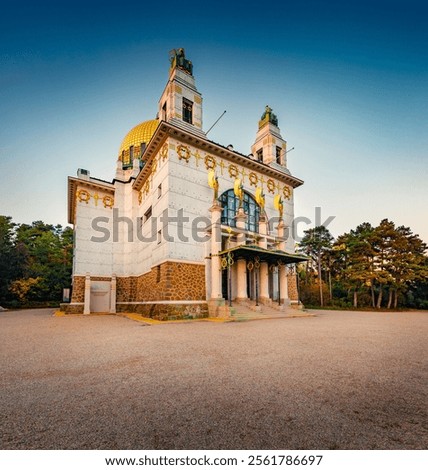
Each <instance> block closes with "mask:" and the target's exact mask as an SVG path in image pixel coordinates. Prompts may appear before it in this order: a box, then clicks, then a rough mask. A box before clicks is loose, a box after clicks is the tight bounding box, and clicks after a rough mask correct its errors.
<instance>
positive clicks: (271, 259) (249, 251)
mask: <svg viewBox="0 0 428 470" xmlns="http://www.w3.org/2000/svg"><path fill="white" fill-rule="evenodd" d="M228 253H231V254H232V255H233V257H234V259H245V260H247V261H254V258H255V257H256V256H258V257H259V259H260V261H261V262H263V261H266V262H268V263H271V264H277V263H278V261H279V262H280V263H282V264H292V263H301V262H303V261H307V260H308V259H309V257H308V256H304V255H298V254H295V253H287V252H286V251H282V250H267V249H266V248H261V247H260V246H257V245H238V246H234V247H233V248H229V249H227V250H224V251H221V252H220V253H219V254H218V256H224V255H227V254H228Z"/></svg>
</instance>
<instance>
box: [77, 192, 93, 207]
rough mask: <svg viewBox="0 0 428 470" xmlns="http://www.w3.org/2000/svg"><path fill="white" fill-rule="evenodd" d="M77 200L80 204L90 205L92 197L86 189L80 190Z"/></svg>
mask: <svg viewBox="0 0 428 470" xmlns="http://www.w3.org/2000/svg"><path fill="white" fill-rule="evenodd" d="M77 198H78V199H79V201H80V202H86V204H88V202H89V199H91V195H90V194H89V192H88V191H86V189H79V191H77Z"/></svg>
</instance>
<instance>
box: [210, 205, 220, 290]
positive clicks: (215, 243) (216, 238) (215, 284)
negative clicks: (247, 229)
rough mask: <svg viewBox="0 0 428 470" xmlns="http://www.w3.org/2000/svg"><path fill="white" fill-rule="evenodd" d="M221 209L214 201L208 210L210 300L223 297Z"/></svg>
mask: <svg viewBox="0 0 428 470" xmlns="http://www.w3.org/2000/svg"><path fill="white" fill-rule="evenodd" d="M222 210H223V209H222V207H221V206H220V204H219V203H218V202H217V201H215V202H214V204H213V205H212V207H211V208H210V212H211V299H221V298H222V297H223V294H222V289H221V269H220V267H221V266H220V257H219V256H218V253H219V252H220V251H221V213H222Z"/></svg>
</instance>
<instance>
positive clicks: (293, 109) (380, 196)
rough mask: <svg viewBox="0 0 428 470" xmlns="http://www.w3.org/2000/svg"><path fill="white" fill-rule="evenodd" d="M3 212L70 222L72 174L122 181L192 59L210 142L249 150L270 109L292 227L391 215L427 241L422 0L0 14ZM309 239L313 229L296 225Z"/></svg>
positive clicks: (65, 6) (45, 8) (117, 6)
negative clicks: (295, 221) (175, 58)
mask: <svg viewBox="0 0 428 470" xmlns="http://www.w3.org/2000/svg"><path fill="white" fill-rule="evenodd" d="M0 5H1V7H2V8H1V15H0V124H1V125H0V214H1V215H10V216H12V217H13V219H14V220H15V221H16V222H26V223H29V222H31V221H33V220H43V221H45V222H48V223H53V224H57V223H60V224H62V225H65V224H66V222H67V219H66V213H67V176H68V175H75V174H76V170H77V168H79V167H80V168H86V169H89V170H90V171H91V174H92V176H95V177H98V178H102V179H108V180H111V179H112V178H113V174H114V170H115V165H116V158H117V152H118V148H119V146H120V143H121V140H122V139H123V137H124V135H125V134H126V133H127V131H128V130H129V129H130V128H132V127H133V126H134V125H136V124H138V123H139V122H141V121H144V120H147V119H152V118H154V117H155V115H156V111H157V103H158V99H159V97H160V95H161V93H162V91H163V88H164V86H165V84H166V81H167V78H168V67H169V62H168V51H169V50H170V49H173V48H178V47H184V48H185V50H186V55H187V56H188V58H190V59H191V60H192V61H193V64H194V75H195V78H196V84H197V87H198V89H199V91H201V93H202V94H203V97H204V129H205V130H207V129H208V128H209V127H210V126H211V124H212V123H213V122H214V121H215V120H216V119H217V117H218V116H220V114H221V113H222V112H223V111H224V110H227V113H226V115H225V116H224V117H223V118H222V119H221V120H220V122H219V123H218V124H217V125H216V127H215V128H214V129H213V130H212V131H211V132H210V134H209V137H210V138H211V139H212V140H214V141H216V142H219V143H221V144H223V145H228V144H233V145H234V147H235V149H236V150H238V151H240V152H242V153H245V154H246V153H249V152H250V146H251V144H252V142H253V141H254V138H255V134H256V131H257V122H258V120H259V118H260V116H261V114H262V112H263V110H264V107H265V105H266V104H269V105H270V106H271V107H272V108H273V110H274V112H275V114H276V115H277V116H278V119H279V127H280V128H281V131H282V135H283V137H284V138H285V139H286V140H287V141H288V146H289V148H291V147H295V150H293V151H292V152H290V153H289V154H288V161H289V168H290V170H291V172H292V173H293V174H294V175H296V176H297V177H299V178H302V179H303V180H305V184H304V185H303V186H302V187H300V188H298V189H297V190H296V192H295V211H296V215H297V216H305V217H308V218H310V219H311V220H313V219H314V208H315V207H321V209H322V214H323V217H324V216H325V217H327V216H335V217H336V218H335V220H334V222H333V223H332V224H331V225H330V226H329V229H330V230H331V232H332V233H333V235H335V236H337V235H339V234H341V233H343V232H345V231H349V230H350V229H352V228H355V226H356V225H358V224H359V223H362V222H365V221H367V222H371V223H372V224H378V223H379V222H380V220H381V219H383V218H389V219H391V220H393V221H394V222H395V223H396V224H397V225H406V226H410V227H411V228H412V230H413V231H414V232H415V233H418V234H419V235H420V236H421V237H422V238H423V239H424V240H425V241H427V242H428V216H427V212H428V210H427V207H428V186H427V181H428V155H427V148H428V28H427V26H426V18H427V13H428V11H427V9H428V6H427V4H426V2H425V1H422V0H420V1H414V0H405V1H395V0H388V1H387V0H371V1H365V0H359V1H353V0H351V1H314V0H307V1H306V0H303V1H297V0H294V1H289V0H283V1H278V2H275V1H271V2H257V3H256V4H253V3H250V2H248V1H245V2H243V1H235V2H232V0H230V1H229V2H221V1H216V2H210V3H205V2H185V1H183V2H170V1H161V2H146V1H143V0H141V1H139V2H129V1H126V0H123V1H121V2H109V1H107V2H105V1H104V2H102V1H90V0H88V1H87V2H80V1H72V2H71V1H62V2H61V1H44V0H39V1H37V2H36V1H34V2H16V1H0ZM303 228H306V227H302V229H303Z"/></svg>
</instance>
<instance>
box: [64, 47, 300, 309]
mask: <svg viewBox="0 0 428 470" xmlns="http://www.w3.org/2000/svg"><path fill="white" fill-rule="evenodd" d="M171 64H172V65H171V70H170V77H169V80H168V83H167V85H166V87H165V90H164V92H163V94H162V96H161V98H160V100H159V118H158V123H156V122H154V121H147V122H146V123H142V124H141V125H140V127H139V126H136V128H134V129H133V130H132V135H130V134H131V133H130V134H128V136H127V137H126V138H125V140H124V142H125V144H123V145H125V147H124V148H121V151H120V152H119V161H118V162H117V170H116V176H115V179H114V180H113V182H105V181H101V180H97V179H96V178H92V177H90V175H89V174H82V171H80V170H79V173H78V177H77V178H69V222H70V223H73V224H74V229H75V246H74V262H73V279H74V280H75V281H76V286H77V280H79V279H83V277H85V283H86V284H85V286H86V293H85V294H84V295H83V294H82V295H83V297H84V299H83V301H82V298H81V295H80V294H79V293H78V292H77V291H78V289H77V287H76V286H74V289H76V292H75V294H73V297H72V304H74V305H75V306H79V305H82V308H83V306H86V307H85V310H86V311H94V310H95V311H100V309H101V310H103V309H109V311H115V310H116V305H114V304H116V279H117V282H118V284H119V285H123V286H128V287H126V288H125V287H123V289H122V291H120V292H119V290H120V289H119V287H118V289H119V290H118V296H117V297H120V296H122V297H121V298H122V300H120V299H117V303H118V304H119V303H120V304H121V305H125V304H129V305H131V304H132V305H137V304H141V305H143V304H147V303H148V302H149V301H146V300H144V299H145V298H146V297H145V295H148V293H144V285H145V279H146V278H144V276H145V275H147V276H154V274H153V273H154V270H155V268H156V267H158V266H161V265H162V266H169V268H168V269H169V270H170V271H171V272H172V271H173V270H174V266H182V265H186V266H202V269H203V271H198V272H203V273H205V274H202V277H204V279H203V283H204V286H205V287H204V298H203V299H202V298H200V299H198V300H194V299H193V300H192V299H190V298H189V299H185V298H181V297H183V295H184V297H186V296H185V294H182V292H185V287H183V289H184V290H183V289H182V291H181V292H180V294H177V293H175V294H173V292H175V291H174V285H172V287H171V283H172V284H173V282H172V281H171V282H169V281H168V279H169V278H168V276H167V278H166V279H167V281H166V283H167V284H168V282H169V284H168V285H169V288H170V290H171V295H172V296H174V295H178V296H180V299H179V300H174V299H171V300H168V301H167V300H162V299H159V300H158V302H160V303H162V302H164V303H165V302H173V301H175V302H182V303H183V304H185V303H186V301H187V302H203V301H205V302H209V301H210V300H212V299H213V298H215V299H216V300H218V299H220V300H221V299H222V298H223V293H224V292H225V286H224V282H225V281H224V275H223V278H222V279H220V278H218V279H216V280H215V282H214V284H213V275H214V277H215V278H217V277H218V276H220V275H221V273H220V274H218V272H217V271H219V267H217V264H218V261H217V260H216V259H215V257H217V256H219V258H218V259H220V258H221V257H222V256H223V257H224V256H225V255H224V253H223V252H224V251H225V250H227V249H230V248H233V247H235V248H236V247H239V246H241V245H249V246H255V245H257V246H259V247H260V248H261V249H264V250H269V249H271V250H273V251H275V250H276V251H277V250H282V252H284V255H282V256H283V258H281V259H284V260H285V263H291V262H293V258H292V253H293V252H294V241H293V240H292V239H291V237H288V239H287V240H283V239H282V238H281V237H280V236H281V235H282V233H281V227H282V226H283V225H284V224H285V226H286V227H287V226H290V225H291V223H292V220H293V218H294V199H293V198H294V188H296V187H298V186H300V185H301V184H302V183H303V182H302V181H301V180H299V179H298V178H295V177H293V176H292V175H291V174H290V172H289V170H288V169H287V168H286V141H285V140H284V139H283V138H282V136H281V134H280V130H279V128H278V126H277V119H276V116H275V115H274V114H273V113H272V110H271V109H270V108H268V107H267V108H266V111H265V113H264V114H263V116H262V120H261V121H260V122H259V131H258V133H257V136H256V139H255V142H254V144H253V145H252V147H251V150H252V152H253V155H250V156H245V155H242V154H239V153H237V152H235V151H234V150H233V149H229V148H226V147H223V146H221V145H219V144H216V143H214V142H211V141H209V140H208V139H207V138H206V135H205V133H204V132H203V130H202V97H201V95H200V93H199V92H198V91H197V89H196V86H195V80H194V77H193V67H192V65H191V63H190V61H188V60H187V59H186V58H185V57H184V51H182V50H179V51H177V52H176V56H175V57H173V58H172V62H171ZM184 108H185V109H184ZM149 123H150V126H152V127H153V128H154V130H153V131H152V132H150V133H149V135H148V136H146V137H145V139H147V140H145V141H141V142H134V141H132V138H133V136H138V135H143V134H142V133H143V132H146V131H147V129H148V126H149ZM137 131H138V132H140V134H137ZM136 138H138V137H136ZM127 139H128V140H127ZM130 139H131V140H130ZM129 142H130V143H131V145H130V146H129V148H128V147H127V146H126V145H128V143H129ZM122 147H123V146H122ZM138 149H140V151H139V152H138ZM129 156H131V157H132V158H131V157H129ZM126 158H128V163H127V164H125V160H126ZM258 158H259V159H260V161H258ZM212 172H214V174H215V176H216V177H217V182H218V188H217V192H218V197H219V200H220V202H219V201H218V200H213V198H214V191H213V188H212V187H210V186H209V184H208V176H209V175H210V174H212ZM83 173H85V171H83ZM86 173H87V172H86ZM237 180H240V182H241V184H242V189H243V191H244V193H245V194H247V196H245V201H247V202H243V208H245V204H247V208H248V207H250V206H249V205H248V204H250V205H251V208H252V209H251V210H252V211H253V212H254V211H255V212H254V213H255V214H257V215H256V216H255V217H256V218H255V219H254V220H256V221H257V224H256V230H248V227H247V229H245V227H246V225H245V224H246V222H245V218H246V217H247V218H248V216H249V215H250V214H247V215H245V214H243V213H242V214H241V215H242V217H243V218H242V221H241V222H240V221H239V220H237V221H236V223H235V222H233V221H232V219H231V218H230V217H229V218H227V217H225V214H226V212H225V210H224V209H223V212H222V210H221V208H220V209H219V210H217V209H216V207H217V208H218V207H220V205H221V201H222V194H224V193H225V192H227V191H230V190H233V188H234V187H235V183H236V181H237ZM258 188H261V189H262V191H263V193H264V207H261V206H260V204H262V205H263V203H262V202H261V201H257V202H255V197H256V191H257V189H258ZM229 194H231V193H229ZM224 197H225V196H223V198H224ZM229 197H230V196H229ZM242 197H243V198H244V196H242ZM279 197H280V198H281V200H280V204H281V209H279V207H278V199H279ZM236 198H237V199H236V201H237V202H236V204H238V199H239V198H238V196H236ZM248 201H249V202H248ZM229 202H230V201H229ZM275 202H276V206H275ZM232 203H233V201H232ZM236 207H237V206H236ZM236 207H235V209H236ZM213 208H214V209H213ZM248 210H250V209H248ZM232 212H233V211H231V212H229V213H228V214H229V216H230V214H231V213H232ZM235 212H236V211H235ZM244 212H245V211H244ZM236 214H237V212H236V213H235V214H234V215H236ZM216 217H217V218H220V219H219V221H218V223H217V222H216V219H215V218H216ZM264 220H266V221H267V223H265V222H264ZM272 221H274V222H272ZM240 225H241V226H242V227H243V228H242V230H241V231H240V230H239V227H240ZM269 225H270V227H269V228H265V227H266V226H269ZM278 225H279V226H280V227H279V229H278ZM253 228H254V227H253ZM196 229H198V230H196ZM214 235H216V236H217V237H218V240H217V243H216V242H215V241H213V238H212V237H214ZM218 253H220V255H218ZM221 253H223V254H221ZM242 253H243V252H242ZM242 253H241V254H242ZM287 253H288V254H289V255H290V256H291V258H290V257H289V258H287V257H286V254H287ZM262 255H263V256H265V257H266V256H268V253H264V252H263V253H262ZM243 256H244V257H246V258H245V260H246V261H245V260H244V258H242V260H241V261H239V260H237V263H236V265H235V266H234V267H233V268H232V270H233V276H234V278H235V280H236V282H234V283H233V285H232V297H233V298H235V297H239V298H241V297H242V296H244V297H245V291H247V292H249V288H248V286H247V287H245V283H244V284H242V282H241V281H239V279H241V278H242V277H243V276H244V275H245V276H247V275H246V274H245V273H246V266H247V265H246V263H247V262H248V260H249V258H248V257H247V254H245V253H244V255H243ZM272 256H273V255H272ZM278 256H279V255H277V256H276V258H275V260H278V259H279V258H278ZM267 259H268V258H266V260H267ZM275 260H274V258H272V263H273V262H274V261H275ZM287 260H288V261H287ZM214 261H215V262H214ZM238 261H239V262H238ZM296 261H297V258H296ZM275 262H276V261H275ZM168 263H169V264H168ZM174 263H175V264H174ZM216 263H217V264H216ZM272 263H271V264H272ZM262 264H263V263H262ZM238 265H239V266H238ZM267 265H268V261H266V267H265V266H262V268H261V272H263V273H265V271H266V269H267ZM214 266H216V267H214ZM265 268H266V269H265ZM159 269H160V268H159ZM159 269H158V271H157V273H158V274H157V275H158V277H159V278H160V276H161V275H160V274H159V273H160V271H159ZM195 269H198V268H195ZM189 270H190V271H189V272H191V270H192V268H189ZM285 271H286V270H285V269H284V279H285V282H286V273H285ZM213 273H214V274H213ZM169 276H170V278H171V276H174V275H173V274H169ZM252 276H253V277H254V275H253V274H252ZM247 278H248V282H251V276H249V275H248V276H247ZM127 279H128V280H129V282H128V281H127ZM171 279H172V278H171ZM79 282H80V281H79ZM82 282H83V280H82V281H81V283H82ZM152 282H155V281H153V280H152V278H150V280H149V277H147V283H148V285H149V284H150V283H152ZM158 282H161V281H158ZM174 282H178V281H174ZM240 282H241V284H240ZM266 282H267V280H266V279H260V287H262V288H263V289H264V291H265V290H266V287H265V284H266ZM132 283H134V284H135V286H138V287H135V288H134V287H129V285H131V284H132ZM218 283H220V286H219V285H218ZM275 283H276V284H275ZM167 284H165V285H167ZM271 284H272V286H274V287H273V288H271V290H272V292H273V291H274V290H276V291H277V290H278V281H277V280H276V281H275V280H272V281H271ZM82 285H83V284H82ZM150 285H152V284H150ZM266 285H267V284H266ZM109 286H110V289H109ZM275 286H276V287H275ZM88 289H89V290H90V291H91V294H90V295H91V298H90V300H88V299H87V298H86V296H87V292H89V290H88ZM127 289H128V290H127ZM136 289H137V290H138V292H137V293H135V292H134V291H135V290H136ZM213 289H214V290H216V294H215V296H214V297H213ZM109 290H110V292H109V293H108V294H106V292H108V291H109ZM113 290H114V292H113ZM218 290H219V292H217V291H218ZM286 290H287V289H286V286H285V284H284V286H283V289H282V294H284V292H285V291H286ZM189 295H190V294H189ZM228 295H230V294H228ZM103 296H104V297H103ZM159 296H161V294H159ZM281 297H282V295H281ZM125 298H126V299H128V298H129V299H134V300H129V301H125V300H123V299H125ZM107 299H109V300H108V301H107ZM135 299H137V300H135ZM138 299H140V300H138ZM284 300H288V297H287V298H286V297H284ZM150 302H151V303H155V302H157V300H156V299H155V300H150ZM77 310H78V309H77Z"/></svg>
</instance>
